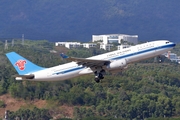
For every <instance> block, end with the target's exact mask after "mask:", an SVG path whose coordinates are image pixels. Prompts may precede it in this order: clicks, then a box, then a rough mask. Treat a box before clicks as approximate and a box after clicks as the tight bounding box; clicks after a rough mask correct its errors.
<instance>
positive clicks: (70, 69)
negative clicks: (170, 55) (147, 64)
mask: <svg viewBox="0 0 180 120" xmlns="http://www.w3.org/2000/svg"><path fill="white" fill-rule="evenodd" d="M175 45H176V44H175V43H173V42H170V41H168V40H156V41H151V42H147V43H143V44H138V45H135V46H131V47H129V48H124V49H122V50H116V51H112V52H108V53H104V54H101V55H96V56H93V57H89V58H76V57H68V56H66V55H64V54H61V57H63V58H65V59H67V60H69V61H70V62H69V63H65V64H62V65H58V66H54V67H50V68H44V67H40V66H38V65H36V64H34V63H32V62H30V61H29V60H27V59H26V58H24V57H22V56H20V55H19V54H17V53H15V52H9V53H7V54H6V56H7V58H8V59H9V61H10V62H11V64H12V65H13V67H14V68H15V69H16V71H17V72H18V74H17V75H14V77H15V79H16V80H29V81H61V80H67V79H71V78H74V77H77V76H81V75H86V74H94V76H95V78H94V80H95V81H96V82H97V83H99V82H100V81H101V80H102V79H103V78H104V74H105V73H106V72H115V71H122V70H123V69H125V68H127V66H128V64H131V63H134V62H137V61H140V60H144V59H148V58H152V57H155V56H159V55H161V54H163V53H165V52H167V51H169V50H171V49H172V48H174V47H175Z"/></svg>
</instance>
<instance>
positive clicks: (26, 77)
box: [12, 74, 34, 79]
mask: <svg viewBox="0 0 180 120" xmlns="http://www.w3.org/2000/svg"><path fill="white" fill-rule="evenodd" d="M12 77H15V78H17V77H18V78H22V79H33V78H34V75H33V74H31V75H13V76H12Z"/></svg>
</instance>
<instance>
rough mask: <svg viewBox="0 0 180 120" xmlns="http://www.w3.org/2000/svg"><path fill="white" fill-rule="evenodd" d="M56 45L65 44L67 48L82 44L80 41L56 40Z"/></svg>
mask: <svg viewBox="0 0 180 120" xmlns="http://www.w3.org/2000/svg"><path fill="white" fill-rule="evenodd" d="M55 46H65V47H66V48H69V49H71V48H77V47H80V46H81V43H80V42H56V43H55Z"/></svg>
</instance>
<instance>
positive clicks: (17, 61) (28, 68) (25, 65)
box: [6, 52, 45, 75]
mask: <svg viewBox="0 0 180 120" xmlns="http://www.w3.org/2000/svg"><path fill="white" fill-rule="evenodd" d="M6 56H7V57H8V59H9V61H10V62H11V64H12V65H13V67H14V68H15V69H16V71H17V72H18V74H19V75H25V74H30V73H32V72H36V71H39V70H43V69H45V68H43V67H40V66H37V65H36V64H34V63H32V62H30V61H29V60H27V59H26V58H24V57H22V56H20V55H19V54H17V53H15V52H10V53H7V54H6Z"/></svg>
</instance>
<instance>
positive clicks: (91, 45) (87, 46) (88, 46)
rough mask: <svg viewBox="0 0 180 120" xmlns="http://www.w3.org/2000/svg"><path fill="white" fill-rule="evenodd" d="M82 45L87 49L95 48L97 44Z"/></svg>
mask: <svg viewBox="0 0 180 120" xmlns="http://www.w3.org/2000/svg"><path fill="white" fill-rule="evenodd" d="M82 45H83V47H85V48H91V47H95V46H96V45H97V44H96V43H83V44H82Z"/></svg>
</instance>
